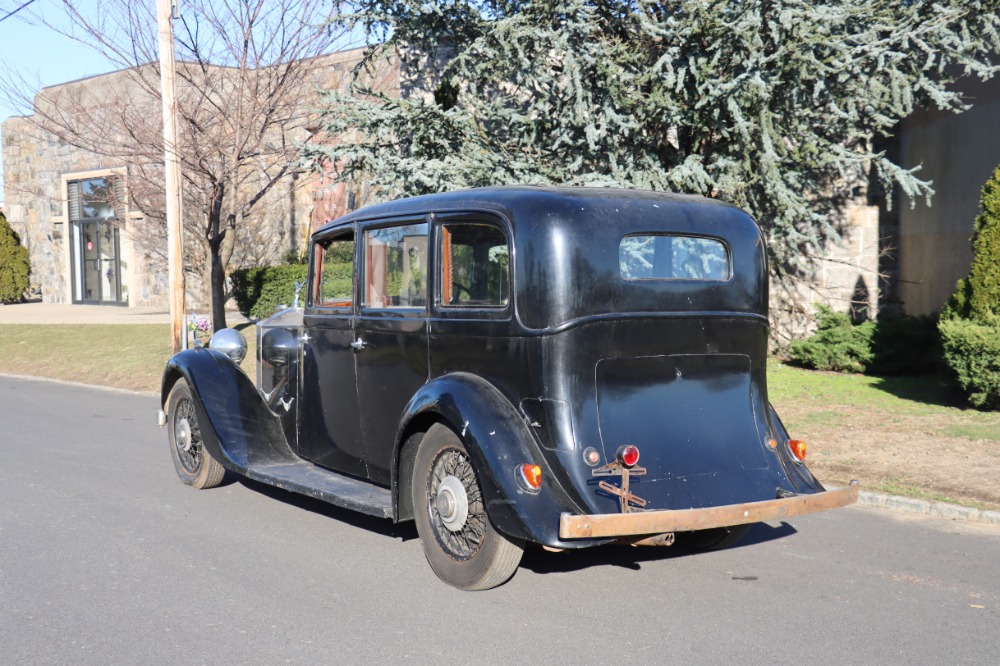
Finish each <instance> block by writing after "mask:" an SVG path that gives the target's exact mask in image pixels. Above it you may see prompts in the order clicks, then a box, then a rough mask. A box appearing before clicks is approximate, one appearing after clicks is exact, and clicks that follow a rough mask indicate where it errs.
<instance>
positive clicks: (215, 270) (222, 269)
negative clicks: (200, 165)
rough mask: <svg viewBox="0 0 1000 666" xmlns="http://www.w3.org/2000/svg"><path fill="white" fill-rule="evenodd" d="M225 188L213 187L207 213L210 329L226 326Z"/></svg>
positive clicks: (219, 328) (216, 329)
mask: <svg viewBox="0 0 1000 666" xmlns="http://www.w3.org/2000/svg"><path fill="white" fill-rule="evenodd" d="M224 192H225V189H224V188H223V187H221V186H217V187H216V188H215V192H214V194H215V197H214V199H215V200H214V201H213V202H212V207H211V208H210V209H209V213H208V263H209V271H208V283H209V294H210V296H211V299H212V330H214V331H219V330H222V329H224V328H226V262H225V261H224V259H223V257H222V252H223V245H224V243H223V241H224V240H225V237H226V233H227V231H228V229H224V228H222V219H221V218H222V199H223V193H224Z"/></svg>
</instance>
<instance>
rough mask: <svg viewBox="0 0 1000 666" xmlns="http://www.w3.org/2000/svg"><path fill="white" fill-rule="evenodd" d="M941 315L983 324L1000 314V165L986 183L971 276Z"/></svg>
mask: <svg viewBox="0 0 1000 666" xmlns="http://www.w3.org/2000/svg"><path fill="white" fill-rule="evenodd" d="M941 317H942V318H943V319H970V320H972V321H977V322H980V323H989V322H990V321H992V320H995V319H996V318H997V317H1000V166H997V168H996V170H995V171H994V172H993V175H992V176H991V177H990V178H989V180H987V181H986V184H985V185H983V197H982V200H981V203H980V211H979V215H978V216H977V217H976V223H975V231H974V232H973V234H972V268H971V270H970V271H969V277H967V278H965V279H964V280H959V281H958V285H957V287H956V289H955V293H954V294H953V295H952V297H951V300H949V301H948V304H947V305H946V306H945V308H944V311H943V312H942V313H941Z"/></svg>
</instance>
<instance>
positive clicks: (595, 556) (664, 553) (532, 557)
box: [521, 522, 797, 574]
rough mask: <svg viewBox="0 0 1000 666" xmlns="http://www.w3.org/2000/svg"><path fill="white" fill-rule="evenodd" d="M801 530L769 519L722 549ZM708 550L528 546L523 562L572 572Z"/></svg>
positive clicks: (542, 569)
mask: <svg viewBox="0 0 1000 666" xmlns="http://www.w3.org/2000/svg"><path fill="white" fill-rule="evenodd" d="M796 532H797V530H796V529H795V528H794V527H792V526H791V525H789V524H788V523H784V522H783V523H781V524H780V525H778V526H771V525H768V524H767V523H757V524H756V525H754V526H752V527H751V528H750V529H749V531H747V533H746V534H745V535H744V537H743V538H742V539H741V540H740V541H738V542H737V543H735V544H733V545H732V546H729V547H727V548H722V549H721V550H735V549H739V548H746V547H748V546H753V545H756V544H760V543H765V542H767V541H774V540H775V539H783V538H785V537H787V536H791V535H792V534H795V533H796ZM704 552H705V551H703V550H696V549H693V548H686V547H684V546H666V547H660V546H628V545H620V544H608V545H606V546H599V547H596V548H583V549H580V550H566V551H563V552H561V553H550V552H546V551H545V550H543V549H542V548H540V547H538V548H528V549H527V550H525V553H524V559H523V560H522V561H521V566H522V567H524V568H525V569H528V570H530V571H534V572H535V573H540V574H544V573H569V572H573V571H580V570H582V569H588V568H590V567H604V566H615V567H622V568H625V569H632V570H634V571H638V570H639V569H641V568H642V563H643V562H653V561H657V560H671V559H675V558H682V557H690V556H692V555H701V554H703V553H704Z"/></svg>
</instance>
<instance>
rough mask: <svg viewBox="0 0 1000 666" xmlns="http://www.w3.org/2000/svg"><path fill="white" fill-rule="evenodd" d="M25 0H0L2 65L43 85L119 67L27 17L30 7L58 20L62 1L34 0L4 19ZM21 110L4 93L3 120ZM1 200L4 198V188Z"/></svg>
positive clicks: (0, 114)
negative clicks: (29, 20)
mask: <svg viewBox="0 0 1000 666" xmlns="http://www.w3.org/2000/svg"><path fill="white" fill-rule="evenodd" d="M25 1H26V0H0V67H4V68H6V67H9V68H12V69H14V70H15V71H17V72H20V73H22V74H23V75H24V76H25V78H27V79H29V80H31V81H35V80H38V81H40V82H41V85H42V86H50V85H53V84H56V83H62V82H65V81H72V80H74V79H79V78H82V77H84V76H92V75H94V74H101V73H103V72H107V71H111V70H112V69H115V68H114V67H113V66H112V65H110V64H108V63H107V61H105V60H104V59H103V58H101V57H100V56H99V55H97V54H96V53H95V52H93V51H91V50H90V49H88V48H86V47H84V46H81V45H80V44H77V43H76V42H71V41H70V40H68V39H66V38H65V37H62V36H61V35H59V34H58V33H55V32H53V31H52V30H51V29H49V28H46V27H44V26H40V25H32V24H31V23H28V22H26V21H25V20H24V19H27V18H29V17H28V14H27V12H28V10H32V11H35V12H37V13H39V14H42V15H44V16H47V17H50V18H51V19H52V20H56V19H58V18H59V17H60V16H62V9H61V5H62V3H61V2H60V0H34V2H33V3H32V4H31V5H30V7H28V8H26V9H24V10H22V11H20V12H19V13H17V14H15V15H13V16H11V17H10V18H6V19H5V18H4V17H5V16H7V15H8V14H9V13H10V12H12V11H14V10H15V9H17V8H18V7H20V6H21V5H23V4H24V3H25ZM22 17H24V18H23V19H22ZM21 113H23V110H20V109H16V108H12V107H11V106H10V105H9V104H8V103H7V100H6V99H4V98H3V96H0V122H2V121H4V120H6V119H7V118H8V117H9V116H12V115H20V114H21ZM0 160H2V157H0ZM2 182H3V163H2V162H0V183H2ZM0 200H3V194H2V190H0Z"/></svg>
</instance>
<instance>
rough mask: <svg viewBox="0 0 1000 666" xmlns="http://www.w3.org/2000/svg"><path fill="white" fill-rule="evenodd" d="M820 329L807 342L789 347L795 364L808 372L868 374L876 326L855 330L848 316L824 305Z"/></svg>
mask: <svg viewBox="0 0 1000 666" xmlns="http://www.w3.org/2000/svg"><path fill="white" fill-rule="evenodd" d="M816 323H817V325H818V328H817V330H816V332H815V333H813V334H812V335H811V336H809V337H808V338H806V339H805V340H796V341H795V342H793V343H792V344H791V346H790V347H789V353H790V354H791V357H792V360H793V361H794V362H796V363H798V364H800V365H803V366H805V367H807V368H815V369H817V370H836V371H838V372H864V371H865V367H866V366H867V364H868V363H869V362H870V361H871V360H872V358H873V353H872V336H873V334H874V332H875V323H874V322H871V321H866V322H864V323H863V324H859V325H858V326H854V325H853V324H851V319H850V317H848V316H847V315H846V314H841V313H838V312H834V311H833V310H832V309H830V308H829V307H827V306H825V305H820V306H819V308H818V311H817V314H816Z"/></svg>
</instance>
